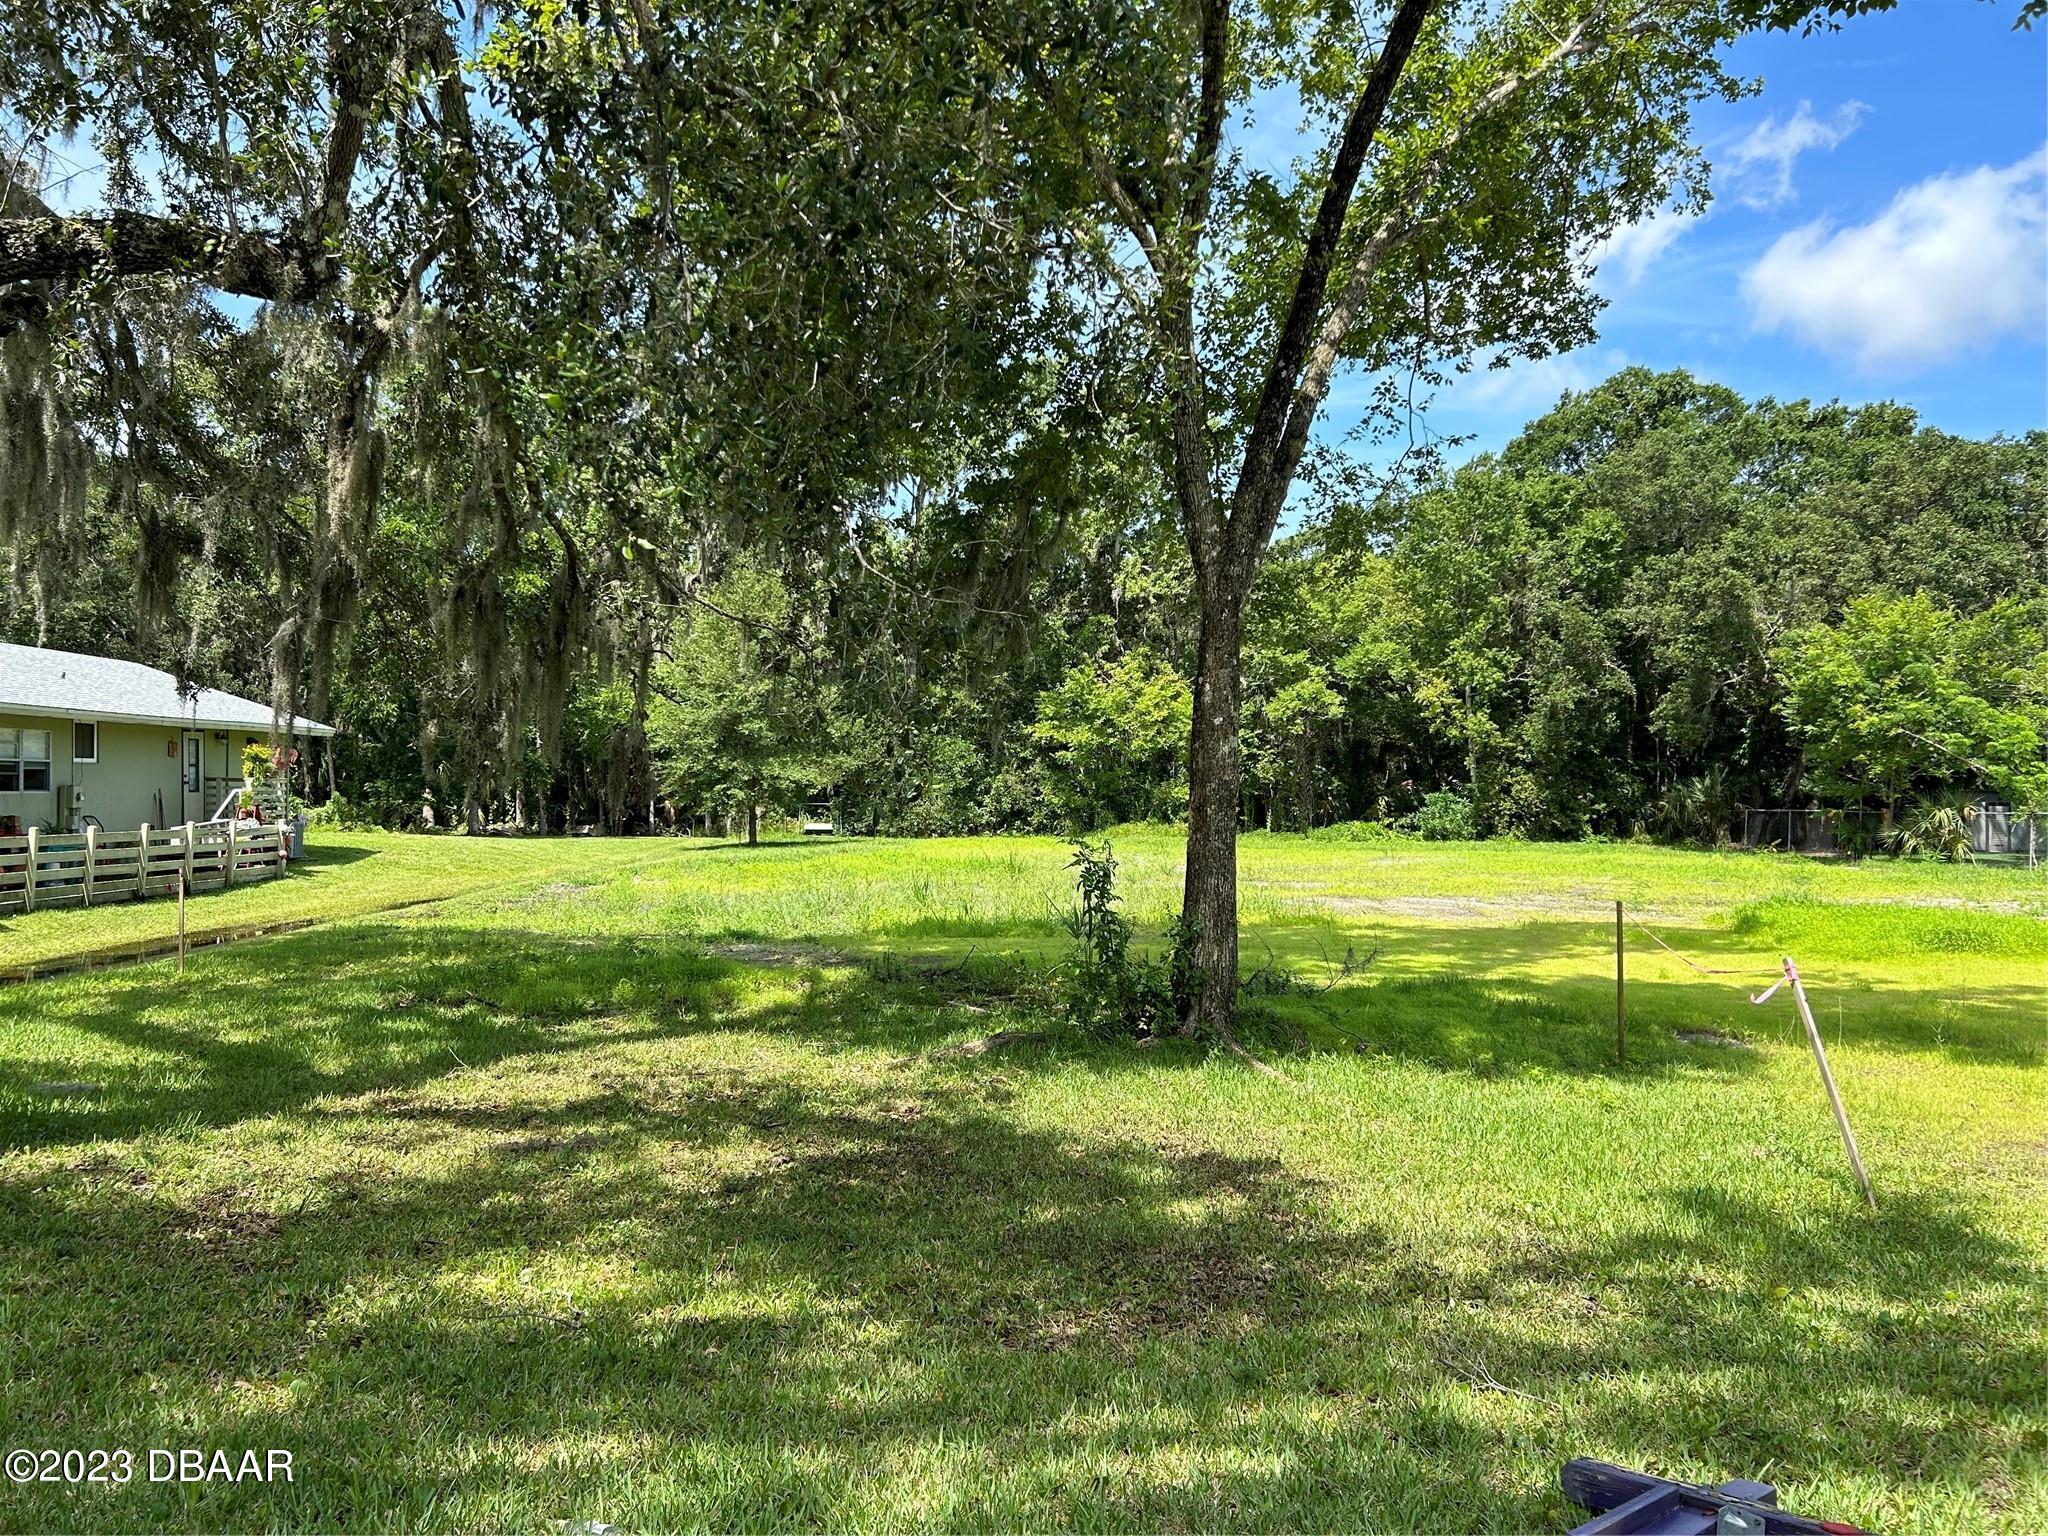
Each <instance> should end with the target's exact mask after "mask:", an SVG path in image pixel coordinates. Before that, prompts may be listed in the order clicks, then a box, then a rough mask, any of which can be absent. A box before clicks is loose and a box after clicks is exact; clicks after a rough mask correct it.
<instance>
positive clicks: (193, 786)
mask: <svg viewBox="0 0 2048 1536" xmlns="http://www.w3.org/2000/svg"><path fill="white" fill-rule="evenodd" d="M203 739H204V738H202V737H201V736H200V734H199V732H197V731H187V732H186V733H185V756H184V785H185V794H184V800H185V817H184V819H185V820H186V821H204V820H206V818H207V817H209V816H211V815H212V814H213V808H212V807H211V806H208V805H205V804H203V803H202V802H203V801H204V800H205V799H206V779H205V777H204V776H203V775H202V774H201V773H200V771H199V754H200V751H201V743H202V741H203Z"/></svg>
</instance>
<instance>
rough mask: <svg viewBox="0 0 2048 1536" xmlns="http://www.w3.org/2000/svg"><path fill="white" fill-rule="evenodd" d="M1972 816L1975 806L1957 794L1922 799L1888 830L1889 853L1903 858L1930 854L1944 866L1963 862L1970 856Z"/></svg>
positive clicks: (1961, 794) (1959, 793)
mask: <svg viewBox="0 0 2048 1536" xmlns="http://www.w3.org/2000/svg"><path fill="white" fill-rule="evenodd" d="M1976 816H1977V807H1976V805H1975V804H1974V803H1973V802H1972V801H1971V799H1970V797H1969V796H1968V795H1967V794H1964V793H1962V792H1960V791H1951V792H1950V793H1948V794H1945V795H1936V796H1935V797H1934V798H1933V799H1931V800H1923V801H1921V802H1920V803H1919V804H1918V805H1916V806H1914V807H1913V809H1912V811H1911V813H1910V814H1908V815H1907V817H1906V819H1905V820H1904V821H1902V822H1900V823H1899V824H1898V826H1896V827H1894V828H1893V829H1892V834H1891V839H1890V846H1891V850H1892V852H1893V853H1896V854H1901V855H1904V856H1906V857H1912V856H1915V855H1924V854H1932V855H1933V856H1934V857H1936V858H1938V859H1940V860H1942V862H1944V863H1947V864H1955V863H1959V862H1967V861H1969V860H1970V859H1971V858H1972V857H1973V854H1972V852H1971V849H1970V823H1971V822H1972V821H1974V820H1975V819H1976Z"/></svg>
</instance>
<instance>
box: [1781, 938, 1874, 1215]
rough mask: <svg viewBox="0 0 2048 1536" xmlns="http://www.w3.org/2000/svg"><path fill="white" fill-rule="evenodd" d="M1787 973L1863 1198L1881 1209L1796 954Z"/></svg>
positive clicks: (1786, 961) (1786, 970) (1787, 957)
mask: <svg viewBox="0 0 2048 1536" xmlns="http://www.w3.org/2000/svg"><path fill="white" fill-rule="evenodd" d="M1785 975H1786V977H1787V978H1788V979H1789V980H1790V981H1791V983H1792V1001H1793V1002H1795V1003H1797V1004H1798V1005H1799V1017H1800V1020H1801V1021H1802V1022H1803V1023H1804V1024H1805V1025H1806V1038H1807V1040H1808V1042H1809V1043H1810V1044H1811V1045H1812V1046H1813V1059H1814V1061H1816V1062H1817V1063H1818V1064H1819V1065H1820V1080H1821V1082H1822V1083H1823V1084H1824V1085H1825V1086H1826V1088H1827V1090H1828V1103H1829V1104H1830V1105H1831V1106H1833V1108H1834V1111H1835V1124H1836V1125H1837V1126H1839V1127H1841V1131H1842V1145H1843V1146H1845V1147H1847V1148H1848V1149H1849V1166H1850V1167H1851V1168H1853V1169H1855V1170H1856V1182H1857V1183H1858V1184H1859V1185H1861V1186H1862V1188H1863V1198H1864V1199H1865V1200H1867V1201H1869V1202H1870V1208H1871V1209H1872V1210H1873V1211H1874V1210H1876V1209H1877V1196H1876V1195H1874V1194H1872V1193H1871V1192H1870V1175H1869V1174H1867V1173H1865V1172H1864V1171H1863V1155H1862V1154H1861V1153H1859V1152H1858V1151H1857V1150H1856V1133H1855V1132H1854V1131H1852V1130H1850V1129H1849V1112H1848V1111H1847V1110H1845V1109H1844V1108H1842V1095H1841V1093H1840V1092H1839V1091H1837V1089H1836V1088H1835V1074H1834V1073H1833V1072H1831V1071H1829V1070H1828V1048H1827V1047H1826V1046H1825V1045H1823V1044H1822V1043H1821V1038H1820V1029H1819V1027H1818V1026H1816V1025H1815V1024H1814V1022H1813V1009H1812V1008H1810V1007H1808V1006H1807V1002H1806V988H1805V987H1803V986H1801V985H1800V983H1799V967H1798V966H1796V965H1794V964H1793V963H1792V957H1791V956H1790V955H1787V956H1786V957H1785Z"/></svg>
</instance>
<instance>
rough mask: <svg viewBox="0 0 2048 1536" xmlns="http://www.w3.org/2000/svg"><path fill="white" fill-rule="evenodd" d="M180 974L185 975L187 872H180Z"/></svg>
mask: <svg viewBox="0 0 2048 1536" xmlns="http://www.w3.org/2000/svg"><path fill="white" fill-rule="evenodd" d="M178 974H179V975H180V976H182V975H184V974H185V872H184V871H183V870H180V871H179V872H178Z"/></svg>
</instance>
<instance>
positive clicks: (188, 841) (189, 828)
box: [178, 821, 194, 931]
mask: <svg viewBox="0 0 2048 1536" xmlns="http://www.w3.org/2000/svg"><path fill="white" fill-rule="evenodd" d="M193 833H194V828H193V825H192V823H191V822H189V821H188V822H186V823H185V884H184V890H190V889H191V888H192V855H193V852H194V849H193V847H192V843H193ZM184 899H185V898H184V895H183V892H182V891H181V892H180V894H179V897H178V900H179V901H180V902H182V901H183V900H184ZM184 910H185V909H184V907H182V906H180V907H179V908H178V911H179V912H180V913H182V912H184ZM179 922H180V923H181V924H182V923H183V922H184V919H183V917H180V918H179ZM181 931H182V930H181Z"/></svg>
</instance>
